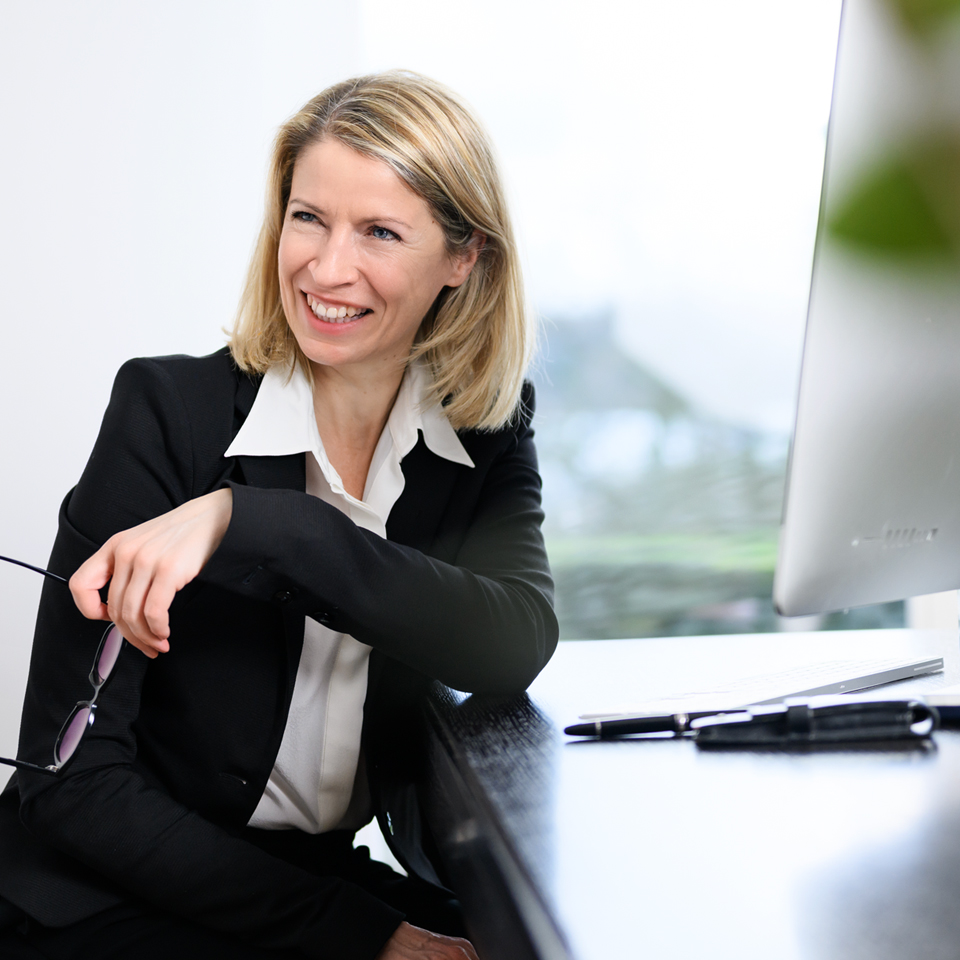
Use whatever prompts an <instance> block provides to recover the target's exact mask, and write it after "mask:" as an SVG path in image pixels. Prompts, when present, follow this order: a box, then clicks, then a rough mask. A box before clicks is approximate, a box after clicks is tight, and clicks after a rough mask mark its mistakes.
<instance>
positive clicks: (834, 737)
mask: <svg viewBox="0 0 960 960" xmlns="http://www.w3.org/2000/svg"><path fill="white" fill-rule="evenodd" d="M939 722H940V718H939V716H938V714H937V711H936V708H935V707H930V706H927V704H925V703H921V702H920V701H919V700H869V701H865V700H850V699H847V698H824V697H818V698H816V699H814V700H810V701H806V700H804V701H796V700H788V701H785V702H784V703H775V704H769V705H764V706H756V707H748V708H746V709H745V710H744V711H743V712H738V713H729V714H723V715H720V716H716V717H703V718H702V719H700V720H694V721H693V722H692V723H691V724H690V727H691V729H692V730H693V731H694V732H695V735H696V738H697V743H698V745H701V746H705V747H708V746H757V745H763V744H766V745H785V744H811V743H822V744H837V743H855V742H861V741H866V740H922V739H924V738H925V737H929V736H930V734H931V733H932V732H933V731H934V730H935V729H936V728H937V726H938V725H939Z"/></svg>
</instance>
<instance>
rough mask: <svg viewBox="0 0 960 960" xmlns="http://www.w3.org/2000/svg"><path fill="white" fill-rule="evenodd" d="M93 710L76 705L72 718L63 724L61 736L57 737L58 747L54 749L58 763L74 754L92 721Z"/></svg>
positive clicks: (63, 761) (64, 761) (65, 760)
mask: <svg viewBox="0 0 960 960" xmlns="http://www.w3.org/2000/svg"><path fill="white" fill-rule="evenodd" d="M90 717H91V711H90V708H89V707H83V706H79V705H78V706H76V707H75V708H74V711H73V713H72V714H70V719H69V720H67V722H66V723H65V724H64V725H63V729H62V730H61V731H60V736H59V737H58V738H57V749H56V750H55V751H54V760H56V762H57V763H58V764H61V763H66V762H67V761H68V760H69V759H70V758H71V757H72V756H73V754H74V751H75V750H76V749H77V747H78V746H79V745H80V741H81V740H82V739H83V733H84V731H85V730H86V729H87V725H88V724H89V723H90Z"/></svg>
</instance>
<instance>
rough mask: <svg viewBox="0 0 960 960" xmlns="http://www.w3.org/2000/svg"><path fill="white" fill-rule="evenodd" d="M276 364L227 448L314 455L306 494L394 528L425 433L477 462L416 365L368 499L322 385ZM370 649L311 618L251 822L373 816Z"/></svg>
mask: <svg viewBox="0 0 960 960" xmlns="http://www.w3.org/2000/svg"><path fill="white" fill-rule="evenodd" d="M288 372H289V371H288V368H285V367H271V368H270V370H268V371H267V373H266V375H265V376H264V378H263V383H262V384H261V385H260V390H259V392H258V393H257V397H256V400H255V401H254V403H253V407H252V408H251V410H250V414H249V415H248V417H247V419H246V420H245V421H244V424H243V426H242V427H241V428H240V431H239V432H238V433H237V436H236V437H235V438H234V440H233V443H231V444H230V446H229V447H228V448H227V451H226V453H225V454H224V456H227V457H233V456H236V455H238V454H243V455H248V456H260V457H264V456H266V457H278V456H285V455H287V454H291V453H304V454H305V455H306V480H307V493H309V494H311V495H313V496H315V497H319V498H320V499H321V500H324V501H325V502H327V503H329V504H331V505H332V506H334V507H336V508H337V509H338V510H341V511H342V512H343V513H345V514H346V515H347V516H348V517H349V518H350V519H351V520H353V522H354V523H355V524H356V525H357V526H358V527H363V528H364V529H366V530H370V531H371V532H373V533H376V534H378V535H379V536H381V537H385V536H386V524H387V518H388V517H389V516H390V510H391V509H392V508H393V505H394V503H396V502H397V499H398V498H399V497H400V494H401V493H403V487H404V478H403V471H402V470H401V469H400V461H401V460H403V458H404V457H405V456H406V455H407V454H408V453H409V452H410V451H411V450H412V449H413V448H414V446H416V443H417V434H418V432H420V433H422V434H423V439H424V442H425V443H426V445H427V447H428V448H429V449H430V450H431V451H432V452H433V453H435V454H436V455H437V456H440V457H444V458H445V459H447V460H452V461H453V462H454V463H461V464H464V465H465V466H468V467H472V466H473V461H472V460H471V459H470V457H469V456H468V455H467V452H466V450H464V448H463V445H462V444H461V443H460V440H459V438H458V437H457V435H456V433H455V432H454V429H453V427H451V426H450V423H449V421H448V420H447V418H446V417H445V416H444V414H443V410H442V408H441V407H440V406H439V405H437V404H435V403H430V402H429V401H428V400H427V397H426V392H427V389H428V388H429V386H430V379H429V377H430V375H429V372H428V370H427V368H426V366H425V365H423V364H420V363H415V364H412V365H411V366H409V367H408V368H407V371H406V373H405V374H404V377H403V381H402V382H401V384H400V391H399V393H398V394H397V399H396V401H395V402H394V405H393V409H392V410H391V411H390V416H389V417H388V419H387V423H386V425H385V426H384V428H383V433H382V434H381V435H380V440H379V441H378V443H377V447H376V450H375V451H374V454H373V460H372V461H371V463H370V470H369V472H368V473H367V482H366V486H365V488H364V491H363V500H357V499H356V497H352V496H351V495H350V494H349V493H347V491H346V490H345V489H344V487H343V483H342V482H341V480H340V477H339V476H338V474H337V471H336V470H334V468H333V466H332V465H331V463H330V461H329V460H328V459H327V454H326V451H325V450H324V449H323V441H322V440H321V439H320V432H319V430H318V429H317V422H316V418H315V415H314V406H313V392H312V390H311V388H310V384H309V382H308V381H307V378H306V377H305V376H304V374H303V373H302V372H301V371H300V369H299V368H295V369H294V371H293V375H292V376H290V377H288ZM369 657H370V647H368V646H367V645H366V644H363V643H360V642H359V641H357V640H354V638H353V637H351V636H349V635H347V634H344V633H335V632H334V631H333V630H330V629H328V628H327V627H324V626H321V625H320V624H319V623H317V622H316V621H315V620H311V619H310V618H307V620H306V621H305V625H304V631H303V652H302V653H301V655H300V665H299V667H298V669H297V680H296V685H295V686H294V690H293V700H292V702H291V704H290V712H289V714H288V715H287V724H286V727H285V728H284V732H283V740H282V742H281V744H280V752H279V754H278V755H277V760H276V763H275V764H274V767H273V771H272V773H271V774H270V779H269V781H268V782H267V786H266V789H265V790H264V792H263V796H262V797H261V798H260V803H259V804H258V805H257V809H256V810H255V811H254V813H253V816H252V817H251V818H250V826H252V827H260V828H262V829H268V830H283V829H289V828H293V827H295V828H297V829H298V830H303V831H305V832H307V833H321V832H323V831H326V830H334V829H348V830H356V829H358V828H359V827H361V826H363V824H364V823H366V822H367V821H369V819H370V801H369V795H368V792H367V784H366V775H365V773H364V770H363V763H362V760H361V756H360V731H361V728H362V726H363V703H364V700H365V698H366V694H367V665H368V662H369Z"/></svg>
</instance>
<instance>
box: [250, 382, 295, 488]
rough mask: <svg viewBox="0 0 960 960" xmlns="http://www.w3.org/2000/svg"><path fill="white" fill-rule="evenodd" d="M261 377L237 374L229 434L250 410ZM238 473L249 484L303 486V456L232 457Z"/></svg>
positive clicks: (272, 486) (265, 486) (285, 486)
mask: <svg viewBox="0 0 960 960" xmlns="http://www.w3.org/2000/svg"><path fill="white" fill-rule="evenodd" d="M262 379H263V378H262V377H257V378H256V379H253V378H252V377H247V376H241V377H240V382H239V384H238V385H237V394H236V399H235V413H234V420H233V435H234V436H236V435H237V433H238V431H239V430H240V427H241V426H242V425H243V422H244V420H246V419H247V415H248V414H249V413H250V409H251V407H252V406H253V401H254V400H255V399H256V398H257V391H258V390H259V389H260V383H261V381H262ZM233 459H234V460H235V461H236V464H237V467H238V469H239V471H240V473H241V475H242V480H243V482H244V483H246V484H247V485H248V486H250V487H261V488H264V489H273V490H277V489H279V490H299V491H301V492H303V491H304V490H306V489H307V474H306V464H305V460H304V455H303V454H302V453H291V454H288V455H287V456H285V457H253V456H246V455H241V456H238V457H234V458H233Z"/></svg>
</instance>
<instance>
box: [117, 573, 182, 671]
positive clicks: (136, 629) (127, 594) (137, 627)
mask: <svg viewBox="0 0 960 960" xmlns="http://www.w3.org/2000/svg"><path fill="white" fill-rule="evenodd" d="M117 567H118V568H121V567H122V569H123V570H125V571H126V570H128V571H129V575H128V577H127V580H126V583H121V584H118V588H117V599H116V613H117V618H118V619H116V620H114V623H117V625H118V626H119V628H120V632H121V633H122V634H123V635H124V636H125V637H126V639H127V640H128V641H129V642H130V643H132V644H133V645H134V646H135V647H137V649H138V650H141V651H143V652H144V653H146V654H147V656H149V657H153V656H156V654H157V653H165V652H166V651H167V650H168V649H169V644H168V643H167V637H166V635H163V634H157V633H156V632H155V631H154V630H153V629H152V628H151V626H150V624H149V623H148V622H147V620H146V618H145V616H144V606H145V603H146V598H147V596H148V595H149V593H150V591H151V589H152V587H153V577H154V568H153V565H152V564H150V563H149V562H146V561H145V559H144V558H143V557H142V556H140V555H136V558H135V559H134V560H133V561H132V562H128V563H125V564H123V565H121V564H119V563H118V564H117ZM117 579H118V577H117V576H116V575H115V577H114V580H117ZM111 586H112V585H111ZM111 610H113V608H112V607H111ZM118 621H119V622H118ZM128 634H129V635H128Z"/></svg>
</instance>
